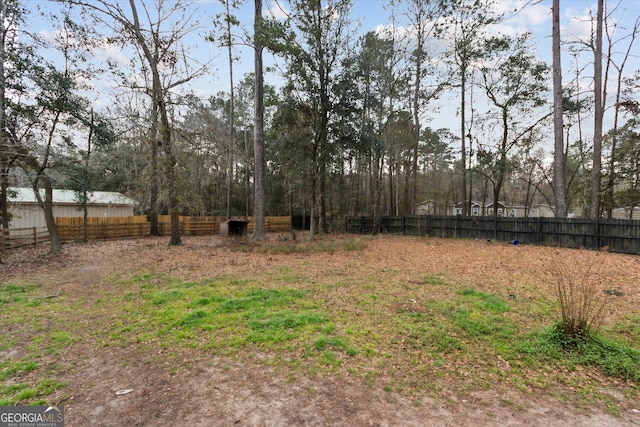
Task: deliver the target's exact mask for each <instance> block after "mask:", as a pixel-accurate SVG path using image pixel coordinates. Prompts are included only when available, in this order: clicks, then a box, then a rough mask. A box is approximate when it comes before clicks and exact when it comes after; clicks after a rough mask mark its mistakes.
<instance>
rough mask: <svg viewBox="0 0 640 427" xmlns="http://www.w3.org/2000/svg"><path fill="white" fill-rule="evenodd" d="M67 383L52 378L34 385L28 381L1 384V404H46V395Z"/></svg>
mask: <svg viewBox="0 0 640 427" xmlns="http://www.w3.org/2000/svg"><path fill="white" fill-rule="evenodd" d="M64 386H65V384H64V383H61V382H60V381H58V380H55V379H52V378H45V379H43V380H40V381H38V382H37V383H36V384H35V385H34V386H30V385H29V384H27V383H17V384H8V385H7V384H0V406H13V405H21V404H25V403H29V404H31V405H44V404H45V402H46V400H45V399H44V398H45V397H46V396H49V395H50V394H51V393H53V392H54V391H56V390H58V389H61V388H62V387H64Z"/></svg>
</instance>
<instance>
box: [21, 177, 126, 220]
mask: <svg viewBox="0 0 640 427" xmlns="http://www.w3.org/2000/svg"><path fill="white" fill-rule="evenodd" d="M9 192H10V197H9V202H10V204H11V206H10V208H9V212H10V213H11V214H12V217H11V222H10V224H9V226H10V227H11V228H30V227H45V226H46V223H45V220H44V213H43V211H42V208H40V206H39V205H38V201H37V200H36V196H35V193H34V192H33V189H31V188H26V187H18V188H10V189H9ZM40 194H41V195H42V197H43V198H44V190H40ZM88 196H89V199H88V203H87V211H88V213H89V216H90V217H105V218H106V217H121V216H133V210H134V207H135V206H136V202H135V201H134V200H132V199H130V198H128V197H126V196H124V195H123V194H121V193H116V192H110V191H91V192H89V193H88ZM53 216H54V217H82V216H83V212H82V205H81V204H80V203H79V202H78V197H77V193H76V192H75V191H73V190H55V189H54V190H53Z"/></svg>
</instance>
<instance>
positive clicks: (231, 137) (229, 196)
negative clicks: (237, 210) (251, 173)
mask: <svg viewBox="0 0 640 427" xmlns="http://www.w3.org/2000/svg"><path fill="white" fill-rule="evenodd" d="M226 7H227V16H226V19H227V34H226V35H227V47H228V53H229V96H230V98H229V147H228V151H227V156H228V158H227V219H230V218H231V211H232V205H233V146H234V138H235V130H234V126H235V124H234V115H235V108H234V107H235V99H234V94H233V49H232V46H231V17H230V11H229V1H227V2H226Z"/></svg>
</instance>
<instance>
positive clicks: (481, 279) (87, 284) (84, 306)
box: [0, 235, 640, 426]
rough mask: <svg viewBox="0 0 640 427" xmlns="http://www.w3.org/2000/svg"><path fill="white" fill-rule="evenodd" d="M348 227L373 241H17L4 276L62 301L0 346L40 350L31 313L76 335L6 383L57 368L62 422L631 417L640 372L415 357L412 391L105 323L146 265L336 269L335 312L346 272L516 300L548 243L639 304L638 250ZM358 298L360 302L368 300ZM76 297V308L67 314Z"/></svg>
mask: <svg viewBox="0 0 640 427" xmlns="http://www.w3.org/2000/svg"><path fill="white" fill-rule="evenodd" d="M353 238H354V236H328V237H325V239H327V240H330V239H337V240H340V239H353ZM356 238H358V239H362V240H363V241H364V242H365V243H366V247H365V248H364V249H362V250H356V251H349V252H335V253H334V252H332V251H320V252H308V253H284V252H283V253H280V252H275V253H274V252H269V251H260V250H256V248H252V247H250V246H251V244H250V243H247V242H243V241H235V240H231V239H222V238H220V237H218V236H208V237H187V238H185V239H184V241H185V244H184V245H183V246H181V247H168V246H167V239H166V238H147V239H141V240H124V241H111V242H101V243H90V244H86V245H80V244H78V245H68V246H65V253H64V254H63V255H61V256H56V257H52V256H49V255H46V253H45V249H42V248H40V249H30V250H24V251H20V252H12V253H10V254H8V255H7V256H5V257H4V259H3V261H4V264H3V265H0V277H1V279H0V284H5V283H16V282H19V283H34V284H36V285H37V286H38V288H37V292H38V295H39V296H41V297H46V296H53V295H55V293H56V292H57V291H58V289H61V295H60V296H59V297H54V298H53V299H55V301H56V304H55V307H56V310H55V311H51V312H49V313H47V314H46V315H43V316H42V317H41V318H39V319H35V320H32V324H25V325H23V326H20V325H7V324H6V323H4V322H3V323H2V324H1V325H2V333H3V334H10V335H11V336H12V340H13V342H12V345H11V347H10V348H7V349H3V351H2V352H0V361H2V360H11V359H18V358H20V357H23V356H25V355H27V354H29V351H32V350H33V344H32V335H31V334H32V329H34V328H36V329H38V330H40V331H42V330H44V331H47V330H54V329H55V325H60V324H63V323H60V322H61V318H66V319H73V321H74V324H73V325H71V326H69V328H71V329H72V331H73V334H74V335H77V336H78V337H79V338H80V339H78V341H77V342H75V343H73V344H72V345H69V346H68V347H66V348H65V350H64V352H62V353H60V354H51V353H48V352H46V351H42V352H41V355H40V357H39V359H38V363H39V365H40V368H39V369H37V370H33V371H30V372H26V373H24V374H21V375H20V377H19V378H9V379H8V380H7V381H5V384H9V383H11V382H17V381H27V382H28V381H30V380H34V379H35V378H41V377H46V376H50V375H52V376H55V378H56V379H57V380H59V381H61V382H63V383H65V384H66V386H65V387H64V388H62V389H59V390H57V391H55V392H54V393H53V394H52V395H50V396H48V397H47V400H49V401H50V403H61V404H64V405H65V413H66V416H67V420H66V424H65V425H67V426H88V425H91V426H107V425H109V426H111V425H123V426H124V425H127V426H165V425H166V426H169V425H171V426H173V425H185V426H213V425H215V426H218V425H219V426H227V425H238V426H290V425H305V426H306V425H308V426H325V425H331V426H425V425H427V426H431V425H438V426H440V425H441V426H483V425H486V426H489V425H491V426H493V425H554V426H602V425H608V426H617V425H620V426H626V425H638V424H640V396H639V395H638V385H637V384H629V383H628V382H625V381H621V380H615V379H611V378H608V377H605V376H604V375H602V374H600V373H599V372H598V371H597V370H595V369H577V370H574V371H568V372H566V373H565V374H563V375H565V376H564V378H566V381H564V382H562V383H553V384H547V385H545V387H544V388H541V389H535V388H530V389H529V390H524V389H523V388H516V387H513V385H512V384H510V383H509V382H508V381H504V382H500V383H496V384H494V385H489V386H486V385H485V386H482V387H481V386H478V384H477V383H476V382H473V381H471V380H469V381H467V380H466V378H467V377H466V376H465V374H464V373H463V374H461V375H457V376H456V375H448V374H446V373H445V375H443V376H441V377H437V376H431V375H432V374H431V373H429V376H425V377H421V375H422V374H421V373H420V372H415V373H413V374H412V373H411V372H409V373H408V374H407V375H408V376H413V377H414V379H416V378H417V379H416V380H417V381H423V382H433V383H437V388H433V391H432V392H430V393H418V394H412V393H406V392H403V391H402V390H394V389H389V388H387V387H386V386H385V384H388V383H389V381H388V380H389V379H390V378H388V377H387V376H391V375H393V374H392V373H391V370H389V372H388V373H387V372H385V369H384V367H382V368H379V369H378V371H379V372H378V375H377V376H376V377H375V379H374V380H372V381H369V380H367V379H366V378H364V377H363V376H362V375H360V374H355V375H354V374H351V373H350V371H349V366H348V364H345V365H343V366H341V367H340V368H338V369H336V370H333V371H320V372H306V373H305V372H304V371H299V370H298V371H295V370H291V369H289V368H288V367H287V366H282V365H279V364H277V363H276V364H273V363H269V362H268V361H269V360H270V358H271V357H273V355H272V354H269V349H268V348H267V349H264V350H262V351H261V350H260V349H257V350H254V351H252V352H251V354H250V355H247V354H243V353H242V352H241V353H238V354H234V355H231V356H223V355H220V354H218V353H215V352H212V351H208V350H207V349H206V348H179V349H175V348H167V347H163V346H161V345H156V344H154V343H153V342H147V343H141V344H135V343H132V342H123V343H122V345H117V340H115V339H113V338H110V337H108V336H106V335H104V334H103V331H104V330H109V328H110V326H112V325H115V324H118V322H121V321H122V319H121V318H119V312H118V311H117V310H111V309H108V308H105V307H102V306H99V305H96V301H99V300H100V299H102V298H107V297H108V296H109V295H114V294H117V293H119V292H125V289H120V288H118V286H119V285H117V284H118V283H121V281H122V280H125V279H127V278H130V277H134V276H136V275H149V274H151V275H152V276H153V277H158V276H161V275H170V276H171V277H174V278H176V279H179V280H183V281H194V282H197V281H203V280H207V279H208V278H211V277H219V276H234V275H238V274H254V275H255V276H256V277H258V278H261V277H263V276H264V278H265V280H267V277H268V276H266V275H265V272H266V271H271V270H273V269H274V268H279V269H285V270H286V271H288V272H293V273H295V274H297V277H298V280H300V281H301V282H303V283H300V284H298V285H299V286H303V285H304V286H316V285H317V286H318V287H319V286H323V285H324V284H325V282H324V280H325V278H326V277H327V276H332V277H336V278H338V279H336V280H337V281H336V282H335V283H338V285H336V286H334V287H333V288H332V291H331V293H330V295H329V296H327V297H326V306H327V307H328V308H327V309H328V310H330V311H331V312H333V313H339V312H340V310H341V309H342V307H343V306H344V303H343V302H344V298H354V295H356V296H357V295H360V292H358V291H356V292H354V291H353V290H352V289H349V286H350V282H351V279H353V278H355V277H359V278H361V277H370V278H371V280H372V281H374V282H375V280H376V278H377V279H378V280H380V281H385V280H391V281H394V282H398V283H399V284H401V286H398V287H396V288H393V290H392V291H390V292H391V293H392V295H386V294H384V293H380V295H379V297H380V298H381V299H386V300H388V301H389V302H388V306H386V305H381V308H382V309H385V310H386V309H388V311H382V312H381V314H380V315H381V316H387V315H388V314H389V313H398V312H408V313H415V314H417V315H419V314H422V312H423V311H424V305H423V302H424V301H426V300H437V299H438V298H439V297H440V296H441V297H442V298H447V297H449V296H450V294H451V293H452V290H451V288H450V287H449V286H444V285H443V286H428V287H427V286H425V285H426V284H428V283H433V282H436V281H437V280H438V278H440V277H446V278H449V280H450V278H455V280H456V282H457V283H456V284H453V285H454V286H455V285H457V284H461V286H462V284H463V285H464V286H465V287H472V288H474V289H479V290H482V291H483V292H487V293H492V294H496V295H500V296H502V297H504V298H505V299H506V298H509V295H510V294H513V296H514V298H515V299H516V302H518V301H520V300H522V301H527V302H531V301H535V300H536V299H537V298H541V294H544V293H548V292H549V289H550V288H548V287H547V286H548V283H549V282H550V281H551V280H552V279H553V276H552V272H551V268H550V267H551V265H552V263H553V262H554V258H563V259H581V260H584V261H585V262H588V263H592V264H596V265H597V270H598V277H601V278H603V280H605V279H606V285H607V289H611V290H615V291H616V292H619V293H620V294H621V295H620V296H618V297H615V298H613V299H612V301H611V304H610V306H609V313H608V316H607V319H606V322H608V323H609V324H610V323H615V322H616V321H618V320H620V319H623V318H624V316H625V315H627V314H629V313H632V312H634V310H635V308H634V307H638V306H640V291H639V290H638V283H640V258H638V257H637V256H631V255H619V254H609V253H595V252H591V251H578V250H564V249H552V248H545V247H532V246H525V245H520V246H513V245H507V244H498V243H488V242H483V241H454V240H442V239H423V238H421V239H419V238H409V237H394V236H376V237H356ZM280 240H281V236H275V235H274V236H270V238H269V242H268V244H274V245H275V244H277V243H276V242H278V241H280ZM258 249H259V248H258ZM150 280H153V279H150ZM265 286H267V285H266V284H265ZM545 287H546V288H545ZM541 288H545V290H543V291H541ZM318 289H319V288H318ZM372 289H374V290H375V289H376V288H375V283H374V284H373V285H372V288H371V289H367V290H363V291H362V294H366V293H373V292H374V290H372ZM376 291H377V290H376ZM380 292H382V291H380ZM440 294H441V295H440ZM362 310H363V313H362V315H368V314H367V313H365V309H362ZM74 312H82V313H83V315H82V316H81V317H74V316H75V315H74ZM536 316H538V315H537V314H536V313H532V314H531V325H529V326H526V325H525V326H523V327H531V328H535V327H537V326H538V325H537V323H536V322H538V320H539V319H538V318H537V317H536ZM33 325H36V326H33ZM344 326H345V325H338V327H344ZM114 341H115V343H114ZM29 346H31V347H29ZM403 346H406V343H403V342H399V344H398V346H397V348H395V349H394V350H393V351H395V353H390V357H398V358H403V357H405V355H406V354H407V353H408V352H409V350H407V349H406V348H404V347H403ZM249 356H250V357H249ZM265 361H266V362H265ZM445 362H446V364H445V365H443V366H442V370H443V371H445V370H448V369H455V370H456V371H465V372H469V375H470V376H473V375H475V374H474V373H473V370H474V369H476V368H474V366H465V365H464V363H465V361H464V360H462V361H457V362H456V361H455V360H454V359H452V360H449V359H446V360H445ZM456 363H457V364H456ZM487 363H488V364H497V366H498V367H499V366H502V367H503V369H504V370H505V372H506V373H507V376H508V372H509V371H508V370H509V369H510V367H509V366H508V362H507V363H506V364H505V361H500V360H495V361H487ZM450 365H451V366H450ZM477 369H482V367H477ZM556 374H557V373H556ZM550 375H553V374H550ZM578 376H579V377H580V380H579V381H577V383H578V384H581V385H582V386H581V387H582V388H581V389H576V390H572V384H574V383H572V381H571V378H572V377H576V378H577V377H578ZM585 376H586V377H589V378H590V380H589V381H590V382H589V384H591V386H593V387H594V388H597V390H598V391H597V393H594V394H597V395H598V396H604V397H605V398H602V399H584V398H582V397H581V393H582V394H583V392H584V384H585V381H586V380H584V377H585ZM607 399H609V400H615V402H616V405H615V406H616V408H617V410H616V411H615V412H616V413H615V414H612V413H611V412H612V411H610V410H607V406H606V404H605V403H603V402H606V401H607Z"/></svg>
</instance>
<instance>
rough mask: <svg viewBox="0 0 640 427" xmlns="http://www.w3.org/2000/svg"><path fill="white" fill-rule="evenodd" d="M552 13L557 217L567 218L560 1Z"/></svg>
mask: <svg viewBox="0 0 640 427" xmlns="http://www.w3.org/2000/svg"><path fill="white" fill-rule="evenodd" d="M551 11H552V15H553V16H552V21H553V23H552V27H553V28H552V49H553V55H552V61H553V131H554V144H553V183H554V193H555V202H556V203H555V204H556V217H557V218H565V217H566V216H567V198H566V195H565V170H564V135H563V122H562V112H563V108H562V66H561V55H560V0H553V5H552V7H551Z"/></svg>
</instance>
